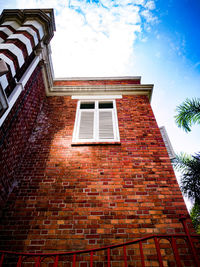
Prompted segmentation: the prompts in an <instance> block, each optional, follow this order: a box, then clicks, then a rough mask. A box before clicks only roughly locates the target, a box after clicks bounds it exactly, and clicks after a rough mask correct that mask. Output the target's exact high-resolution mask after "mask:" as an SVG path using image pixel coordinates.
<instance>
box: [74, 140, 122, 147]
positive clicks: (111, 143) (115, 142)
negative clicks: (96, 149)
mask: <svg viewBox="0 0 200 267" xmlns="http://www.w3.org/2000/svg"><path fill="white" fill-rule="evenodd" d="M98 145H121V142H120V141H114V142H72V143H71V146H98Z"/></svg>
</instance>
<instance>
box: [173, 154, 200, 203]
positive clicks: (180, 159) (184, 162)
mask: <svg viewBox="0 0 200 267" xmlns="http://www.w3.org/2000/svg"><path fill="white" fill-rule="evenodd" d="M173 165H174V167H175V169H176V170H178V171H180V172H181V173H182V174H181V180H180V183H181V191H182V192H183V194H184V195H185V196H187V197H188V198H189V199H191V200H192V201H194V203H195V204H196V203H197V204H199V205H200V153H199V154H196V155H195V156H189V155H187V154H184V153H181V154H180V155H177V156H176V159H175V161H174V162H173Z"/></svg>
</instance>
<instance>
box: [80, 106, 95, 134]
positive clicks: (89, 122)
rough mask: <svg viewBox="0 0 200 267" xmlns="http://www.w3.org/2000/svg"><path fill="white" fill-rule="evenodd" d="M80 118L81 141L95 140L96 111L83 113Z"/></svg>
mask: <svg viewBox="0 0 200 267" xmlns="http://www.w3.org/2000/svg"><path fill="white" fill-rule="evenodd" d="M80 115H81V117H80V127H79V136H78V138H79V139H93V137H94V111H92V112H89V111H82V112H81V114H80Z"/></svg>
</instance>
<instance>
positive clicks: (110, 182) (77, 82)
mask: <svg viewBox="0 0 200 267" xmlns="http://www.w3.org/2000/svg"><path fill="white" fill-rule="evenodd" d="M0 24H1V26H0V59H1V61H0V75H1V77H0V83H1V86H0V112H1V113H0V116H1V117H0V126H1V128H0V150H1V153H0V164H1V166H0V170H1V171H0V172H1V185H0V186H1V188H0V189H1V226H0V227H1V228H0V240H1V241H0V249H1V250H3V251H17V252H32V253H48V252H60V251H73V250H84V249H91V248H98V247H103V246H109V245H114V244H119V243H124V242H128V241H133V240H135V239H137V238H144V237H145V236H149V235H152V236H154V235H168V236H169V239H168V240H170V242H171V241H172V239H173V238H172V237H173V236H171V235H179V234H180V235H181V234H184V229H183V225H182V223H181V221H180V220H179V218H180V216H183V215H185V216H187V215H188V212H187V209H186V207H185V204H184V201H183V198H182V195H181V192H180V189H179V186H178V184H177V181H176V178H175V175H174V172H173V169H172V165H171V162H170V158H169V156H168V153H167V149H166V147H165V143H164V141H163V138H162V135H161V133H160V130H159V128H158V125H157V123H156V120H155V117H154V114H153V112H152V109H151V106H150V99H151V94H152V89H153V85H149V84H141V80H140V77H118V78H77V79H62V80H61V79H55V78H54V76H53V70H52V64H51V58H50V46H49V42H50V40H51V38H52V37H53V32H54V30H55V22H54V16H53V10H48V9H42V10H28V9H27V10H26V9H25V10H4V11H3V13H2V15H1V17H0ZM66 75H67V73H66ZM189 229H190V230H189V231H190V232H192V228H191V227H190V228H189ZM144 241H145V242H144V244H143V251H144V254H145V255H144V257H142V258H143V259H142V261H143V264H146V265H140V264H142V263H141V254H140V253H141V251H140V250H139V247H137V248H136V247H134V246H133V245H130V246H129V247H128V246H127V251H126V252H125V251H124V248H122V249H121V248H119V249H114V248H109V253H111V254H106V256H105V255H104V254H99V255H98V253H97V252H95V253H96V254H95V255H93V254H92V256H91V254H90V256H87V255H86V256H85V258H84V257H83V256H79V255H76V259H77V261H78V262H79V265H75V263H73V266H82V267H84V266H89V263H87V261H88V260H89V259H91V257H94V265H93V266H124V265H123V264H124V263H122V261H124V257H126V261H127V262H126V263H125V266H158V265H157V264H158V263H156V262H159V261H160V266H162V263H163V264H164V266H176V265H175V261H176V263H177V266H197V265H195V264H198V263H197V262H198V259H197V256H196V258H195V256H194V255H193V256H191V255H190V254H191V253H190V251H191V250H192V249H193V248H194V247H192V248H191V247H188V244H187V243H188V242H189V241H188V240H186V241H183V240H181V241H180V240H179V242H178V241H177V242H178V249H177V250H178V251H179V254H180V255H179V256H177V257H178V258H177V257H176V256H175V257H174V256H173V253H172V252H173V251H174V248H175V247H173V249H172V248H171V247H170V243H169V242H168V243H166V242H167V241H166V240H165V241H163V242H164V243H163V244H161V243H162V241H160V246H163V247H162V250H161V254H160V255H161V257H162V259H159V253H158V251H157V247H156V243H155V244H154V241H155V238H154V237H153V240H150V239H148V241H147V240H144ZM173 242H174V241H172V243H173ZM189 243H190V242H189ZM173 245H174V243H173ZM190 245H191V244H190ZM120 249H121V250H120ZM110 251H111V252H110ZM102 253H104V251H103V252H102ZM106 253H107V252H106ZM124 253H125V254H126V256H124ZM156 253H157V254H156ZM122 254H123V255H122ZM1 255H3V254H1ZM109 255H110V256H109ZM174 255H177V253H175V254H174ZM4 257H5V258H6V257H7V258H8V255H7V254H4ZM70 257H71V258H70ZM78 257H79V258H78ZM95 257H96V258H95ZM109 257H111V260H112V261H113V262H112V265H107V262H108V261H110V258H109ZM179 257H182V258H181V259H180V258H179ZM7 258H6V259H7ZM72 258H73V259H72ZM74 258H75V256H69V257H68V258H67V259H65V260H66V262H67V263H65V265H59V266H72V265H70V263H69V261H73V260H74V261H75V259H74ZM1 259H2V258H1ZM23 259H24V258H23ZM108 259H109V260H108ZM4 260H5V259H4ZM62 260H63V261H64V259H62ZM15 261H16V262H17V261H18V258H16V259H15ZM24 261H25V260H24ZM33 261H34V260H33ZM195 261H196V262H195ZM13 262H14V259H13ZM13 262H12V263H11V266H14V263H13ZM55 262H56V258H55ZM161 262H162V263H161ZM0 264H1V261H0ZM18 264H19V265H18V266H21V265H20V263H19V262H18ZM36 264H39V263H36ZM43 264H44V263H43ZM60 264H61V263H60ZM63 264H64V263H63ZM67 264H68V265H67ZM77 264H78V263H77ZM90 264H91V263H90ZM180 264H182V265H180ZM22 266H24V265H23V264H22ZM28 266H29V265H28ZM30 266H32V265H30ZM37 266H39V265H37ZM44 266H46V265H44ZM48 266H52V265H48ZM55 266H56V265H55ZM90 266H92V265H90Z"/></svg>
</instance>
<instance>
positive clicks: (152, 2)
mask: <svg viewBox="0 0 200 267" xmlns="http://www.w3.org/2000/svg"><path fill="white" fill-rule="evenodd" d="M145 7H146V8H148V9H149V10H153V9H155V8H156V6H155V3H154V1H152V0H150V1H148V2H147V3H146V4H145Z"/></svg>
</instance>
